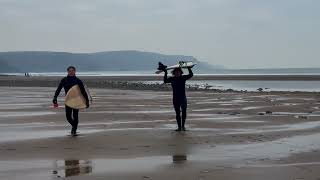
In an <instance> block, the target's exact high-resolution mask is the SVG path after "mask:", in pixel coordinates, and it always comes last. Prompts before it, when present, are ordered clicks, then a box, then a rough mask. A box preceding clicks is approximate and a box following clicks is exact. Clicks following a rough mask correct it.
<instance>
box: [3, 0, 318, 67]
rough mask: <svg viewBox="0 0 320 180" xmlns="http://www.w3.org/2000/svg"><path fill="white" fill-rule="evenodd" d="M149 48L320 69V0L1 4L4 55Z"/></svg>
mask: <svg viewBox="0 0 320 180" xmlns="http://www.w3.org/2000/svg"><path fill="white" fill-rule="evenodd" d="M22 50H45V51H47V50H48V51H69V52H97V51H112V50H141V51H151V52H159V53H164V54H182V55H192V56H195V57H196V58H198V59H199V60H201V61H207V62H210V63H212V64H220V65H225V66H226V67H228V68H274V67H320V0H0V51H22Z"/></svg>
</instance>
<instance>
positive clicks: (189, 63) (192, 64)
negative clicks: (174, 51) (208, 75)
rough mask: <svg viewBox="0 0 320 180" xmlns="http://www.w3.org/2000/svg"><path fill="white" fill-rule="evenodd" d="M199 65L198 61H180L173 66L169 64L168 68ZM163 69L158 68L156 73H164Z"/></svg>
mask: <svg viewBox="0 0 320 180" xmlns="http://www.w3.org/2000/svg"><path fill="white" fill-rule="evenodd" d="M195 65H197V63H193V62H191V61H190V62H185V61H180V62H179V64H176V65H173V66H169V67H167V68H166V70H170V69H174V68H188V67H193V66H195ZM162 72H163V71H162V70H158V71H156V74H160V73H162Z"/></svg>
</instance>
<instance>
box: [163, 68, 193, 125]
mask: <svg viewBox="0 0 320 180" xmlns="http://www.w3.org/2000/svg"><path fill="white" fill-rule="evenodd" d="M188 70H189V74H188V75H183V76H180V77H169V78H168V72H167V71H165V74H164V79H163V81H164V83H171V86H172V91H173V98H172V101H173V106H174V110H175V111H176V120H177V124H178V128H179V129H185V126H184V125H185V122H186V118H187V97H186V88H185V85H186V80H188V79H190V78H192V76H193V72H192V70H191V68H188ZM181 111H182V118H181V115H180V112H181ZM181 120H182V121H181Z"/></svg>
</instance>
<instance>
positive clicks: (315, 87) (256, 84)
mask: <svg viewBox="0 0 320 180" xmlns="http://www.w3.org/2000/svg"><path fill="white" fill-rule="evenodd" d="M2 75H16V76H24V73H5V74H2ZM29 75H30V76H65V75H66V72H50V73H32V72H30V73H29ZM77 75H78V76H80V77H81V76H162V74H160V75H157V74H155V73H154V72H153V71H107V72H106V71H97V72H78V73H77ZM197 75H198V76H202V75H214V76H224V75H239V76H241V75H251V76H255V75H284V76H285V75H320V72H318V71H308V70H305V71H303V70H301V69H300V70H299V71H291V70H290V71H285V70H284V71H274V70H271V71H262V72H260V73H259V72H258V71H245V70H242V71H239V70H237V71H219V72H218V71H217V72H216V73H210V74H197ZM143 83H146V84H153V83H162V82H161V81H145V82H143ZM188 84H189V85H191V86H198V87H200V88H209V89H234V90H247V91H257V89H258V88H262V89H263V91H303V92H320V81H269V80H268V81H264V80H258V81H255V80H190V81H188Z"/></svg>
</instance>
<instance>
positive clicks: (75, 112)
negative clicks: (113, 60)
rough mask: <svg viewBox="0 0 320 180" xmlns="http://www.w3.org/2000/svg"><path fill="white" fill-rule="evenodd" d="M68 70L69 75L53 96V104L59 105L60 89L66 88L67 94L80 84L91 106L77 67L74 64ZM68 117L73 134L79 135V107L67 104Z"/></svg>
mask: <svg viewBox="0 0 320 180" xmlns="http://www.w3.org/2000/svg"><path fill="white" fill-rule="evenodd" d="M67 71H68V76H67V77H64V78H63V79H62V80H61V82H60V84H59V86H58V88H57V90H56V92H55V95H54V98H53V104H54V106H55V107H57V106H58V101H57V98H58V96H59V94H60V91H61V89H62V88H64V90H65V93H66V94H67V93H68V91H69V90H70V89H71V88H72V87H73V86H74V85H78V86H79V87H80V90H81V93H82V95H83V97H84V98H85V99H86V105H87V108H88V107H89V98H88V94H87V92H86V90H85V87H84V85H83V83H82V81H81V80H80V79H79V78H77V77H76V68H75V67H73V66H70V67H68V69H67ZM66 118H67V120H68V122H69V123H70V124H71V126H72V129H71V135H73V136H75V135H77V128H78V123H79V109H73V108H71V107H68V106H66Z"/></svg>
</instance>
